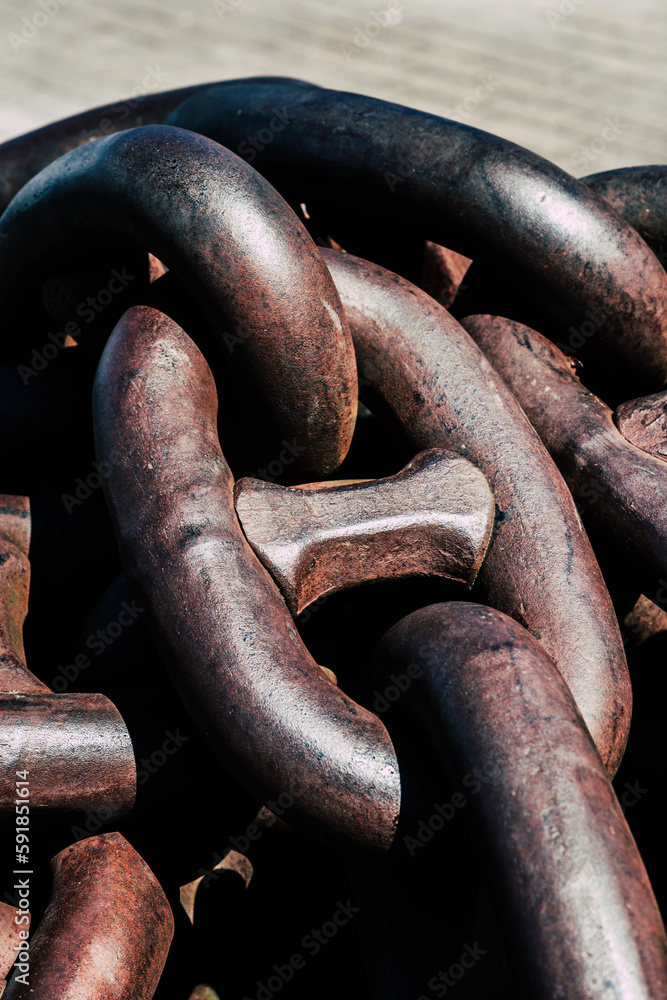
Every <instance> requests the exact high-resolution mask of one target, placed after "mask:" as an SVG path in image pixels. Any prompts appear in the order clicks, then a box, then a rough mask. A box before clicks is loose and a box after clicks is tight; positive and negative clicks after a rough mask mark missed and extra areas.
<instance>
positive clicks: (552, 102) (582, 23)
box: [0, 0, 667, 176]
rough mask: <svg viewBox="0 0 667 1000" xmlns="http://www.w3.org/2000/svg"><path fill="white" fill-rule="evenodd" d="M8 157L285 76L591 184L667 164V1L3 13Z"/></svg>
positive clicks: (87, 6) (131, 5) (0, 39)
mask: <svg viewBox="0 0 667 1000" xmlns="http://www.w3.org/2000/svg"><path fill="white" fill-rule="evenodd" d="M0 45H1V46H2V60H1V65H0V97H1V100H0V105H1V107H0V141H1V140H3V139H6V138H10V137H12V136H14V135H18V134H20V133H21V132H24V131H27V130H29V129H33V128H36V127H38V126H39V125H42V124H45V123H46V122H49V121H53V120H54V119H57V118H61V117H64V116H66V115H70V114H73V113H75V112H77V111H80V110H83V109H84V108H86V107H91V106H94V105H97V104H103V103H107V102H112V101H117V100H121V99H126V98H128V97H130V96H132V95H136V94H139V93H146V92H147V91H157V90H166V89H171V88H173V87H180V86H184V85H186V84H189V83H198V82H203V81H206V80H219V79H229V78H233V77H238V76H249V75H255V74H264V73H266V74H285V75H289V76H298V77H301V78H303V79H307V80H312V81H313V82H315V83H318V84H321V85H323V86H327V87H335V88H338V89H344V90H353V91H357V92H360V93H364V94H370V95H373V96H376V97H381V98H385V99H388V100H393V101H397V102H399V103H401V104H407V105H411V106H412V107H416V108H421V109H423V110H427V111H432V112H435V113H437V114H440V115H444V116H446V117H450V118H452V117H453V118H456V119H458V120H460V121H464V122H466V123H470V124H473V125H476V126H478V127H480V128H483V129H487V130H488V131H491V132H495V133H497V134H499V135H502V136H504V137H506V138H509V139H512V140H514V141H515V142H518V143H521V144H522V145H524V146H528V147H529V148H531V149H533V150H535V151H536V152H538V153H541V154H542V155H543V156H546V157H548V158H549V159H551V160H553V161H555V162H556V163H558V164H559V165H560V166H562V167H564V168H565V169H566V170H569V171H570V172H571V173H573V174H575V175H577V176H580V175H583V174H587V173H591V172H594V171H598V170H606V169H610V168H612V167H616V166H623V165H633V164H642V163H658V162H663V161H665V160H666V159H667V117H666V115H665V108H666V106H667V102H666V100H665V98H666V96H667V59H666V58H665V55H666V53H667V3H666V2H665V0H632V2H630V0H465V2H463V0H460V2H457V0H374V2H368V0H361V2H360V0H334V2H328V3H327V2H319V0H279V2H277V0H0Z"/></svg>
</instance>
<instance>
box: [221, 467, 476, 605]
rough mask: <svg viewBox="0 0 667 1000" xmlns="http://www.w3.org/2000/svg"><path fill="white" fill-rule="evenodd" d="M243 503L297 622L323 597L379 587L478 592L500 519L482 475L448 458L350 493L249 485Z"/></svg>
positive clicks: (248, 531)
mask: <svg viewBox="0 0 667 1000" xmlns="http://www.w3.org/2000/svg"><path fill="white" fill-rule="evenodd" d="M234 502H235V506H236V512H237V514H238V517H239V521H240V522H241V527H242V528H243V530H244V532H245V535H246V538H247V539H248V541H249V542H250V545H251V546H252V548H253V551H254V552H255V554H256V555H257V556H258V557H259V559H260V560H261V561H262V563H263V564H264V565H265V566H266V568H267V569H268V571H269V572H270V573H271V576H272V577H273V578H274V580H275V581H276V582H277V583H278V586H279V587H280V591H281V593H282V595H283V597H284V598H285V601H286V602H287V606H288V608H289V609H290V611H291V612H292V614H293V615H298V614H300V613H301V612H302V611H303V610H304V609H305V608H307V607H308V605H309V604H312V602H313V601H315V600H317V598H318V597H321V596H322V595H323V594H327V593H333V592H335V591H337V590H342V589H344V588H345V587H351V586H355V585H357V584H361V583H366V582H369V581H372V580H383V579H392V578H394V579H396V578H399V577H407V576H421V575H424V576H426V575H433V576H446V577H449V578H450V579H453V580H460V581H463V582H465V583H469V584H471V583H472V582H473V581H474V579H475V577H476V576H477V573H478V571H479V567H480V565H481V563H482V560H483V558H484V553H485V552H486V548H487V545H488V543H489V539H490V537H491V531H492V529H493V521H494V511H495V506H494V500H493V495H492V493H491V490H490V489H489V484H488V483H487V481H486V479H485V478H484V476H483V475H482V473H481V472H480V471H479V470H478V469H476V468H475V467H474V466H473V465H471V463H470V462H467V461H466V460H465V459H462V458H460V457H459V456H458V455H453V454H451V453H448V452H444V451H441V450H439V449H432V450H431V451H426V452H422V453H420V454H419V455H417V456H416V457H415V458H414V459H413V460H412V461H411V462H410V463H409V465H407V466H406V467H405V468H404V469H402V470H401V472H399V473H397V474H396V475H395V476H389V477H387V478H385V479H375V480H369V481H367V482H357V483H350V484H349V485H335V484H334V485H329V484H327V483H320V484H311V485H309V486H308V487H307V488H306V489H299V488H298V487H291V488H289V489H286V488H285V487H283V486H278V485H277V484H275V483H266V482H262V481H261V480H257V479H241V480H240V481H239V482H238V483H237V485H236V487H235V490H234Z"/></svg>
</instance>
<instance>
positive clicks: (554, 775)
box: [374, 603, 667, 1000]
mask: <svg viewBox="0 0 667 1000" xmlns="http://www.w3.org/2000/svg"><path fill="white" fill-rule="evenodd" d="M374 659H375V661H376V663H377V665H378V666H379V667H381V670H382V673H383V675H387V674H389V673H390V672H393V673H395V674H399V675H400V674H403V673H405V671H406V670H407V668H408V666H411V665H412V666H414V664H417V665H418V666H419V667H420V668H421V669H422V674H421V675H419V676H417V677H416V678H415V680H414V682H413V684H412V686H411V688H410V690H409V692H407V693H406V694H405V695H404V696H403V698H404V701H403V702H401V708H402V707H403V705H404V704H405V705H406V706H407V707H409V709H410V710H411V711H413V712H415V713H416V714H417V717H418V720H419V722H420V724H421V725H422V726H423V727H424V729H425V730H426V731H427V732H428V734H429V736H430V738H431V739H432V741H433V744H434V748H435V750H436V752H437V753H438V755H439V757H440V759H441V760H442V762H443V765H444V766H445V767H446V768H447V770H448V772H449V774H450V775H451V776H452V778H453V779H455V780H456V782H457V783H458V785H459V786H460V782H461V780H462V779H463V778H464V777H465V776H466V775H467V776H472V775H474V774H475V773H477V774H478V775H479V774H486V775H489V774H490V775H491V777H490V780H486V781H484V782H481V781H478V782H477V784H478V785H479V787H478V788H476V794H475V795H474V796H473V795H472V794H471V796H470V800H469V805H468V806H467V807H466V808H467V809H468V810H469V812H470V818H471V823H472V825H473V827H474V828H475V830H476V833H477V836H478V838H479V844H480V853H481V856H482V858H483V863H484V865H485V866H486V867H487V869H488V871H489V873H490V878H491V884H492V886H493V887H494V889H495V896H496V901H497V906H498V908H499V912H500V917H501V926H502V928H503V931H504V933H505V934H506V936H507V941H508V944H509V946H510V949H511V952H512V957H513V959H514V963H515V971H516V974H517V977H518V978H519V980H520V981H522V982H523V984H524V985H525V987H526V989H527V993H526V995H527V996H530V997H531V998H535V1000H538V998H539V1000H547V998H548V1000H592V998H594V997H595V998H597V997H603V996H617V997H624V998H628V1000H630V997H632V1000H641V998H643V1000H655V998H656V997H661V996H664V995H666V993H667V941H666V940H665V932H664V928H663V926H662V921H661V919H660V913H659V911H658V908H657V905H656V902H655V899H654V896H653V893H652V890H651V887H650V884H649V881H648V877H647V875H646V871H645V869H644V865H643V863H642V860H641V858H640V856H639V852H638V851H637V848H636V845H635V843H634V840H633V838H632V835H631V833H630V831H629V829H628V827H627V824H626V822H625V819H624V818H623V814H622V812H621V809H620V806H619V803H618V801H617V799H616V796H615V794H614V791H613V789H612V787H611V784H610V781H609V778H608V776H607V774H606V773H605V770H604V768H603V767H602V765H601V762H600V758H599V756H598V754H597V753H596V750H595V746H594V745H593V742H592V741H591V739H590V736H589V734H588V732H587V730H586V727H585V725H584V723H583V720H582V719H581V716H580V714H579V712H578V711H577V708H576V706H575V704H574V702H573V700H572V697H571V695H570V692H569V691H568V689H567V687H566V685H565V684H564V682H563V680H562V678H561V676H560V675H559V673H558V671H557V670H556V669H555V667H554V665H553V663H552V662H551V661H550V660H549V658H548V656H547V655H546V653H545V652H544V649H543V647H542V646H541V645H540V644H539V643H538V642H537V641H536V640H535V639H534V638H533V637H532V636H530V635H529V634H528V633H527V632H526V631H525V629H523V628H521V626H520V625H518V624H517V623H516V622H514V621H512V620H511V619H509V618H507V617H506V616H505V615H502V614H500V613H499V612H498V611H494V610H492V609H490V608H485V607H482V606H480V605H474V604H459V603H451V604H440V605H432V606H431V607H428V608H424V609H422V610H420V611H416V612H414V613H413V614H411V615H408V616H407V618H404V619H403V620H402V621H401V622H399V623H398V624H397V625H395V626H394V627H393V628H391V629H390V630H389V632H388V633H387V634H386V635H385V637H384V638H383V639H382V640H381V642H380V643H379V645H378V647H377V650H376V653H375V657H374ZM475 769H478V770H477V771H475Z"/></svg>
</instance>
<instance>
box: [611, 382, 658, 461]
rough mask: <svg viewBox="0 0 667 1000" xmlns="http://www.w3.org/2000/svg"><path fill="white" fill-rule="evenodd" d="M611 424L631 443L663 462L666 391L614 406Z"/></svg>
mask: <svg viewBox="0 0 667 1000" xmlns="http://www.w3.org/2000/svg"><path fill="white" fill-rule="evenodd" d="M614 422H615V424H616V426H617V427H618V429H619V431H620V432H621V434H622V435H623V437H624V438H627V440H628V441H631V442H632V444H634V445H636V446H637V447H638V448H641V450H642V451H648V452H649V453H650V454H651V455H655V457H656V458H661V459H663V460H664V461H667V392H656V393H654V394H653V395H652V396H642V397H641V398H640V399H630V400H628V402H627V403H621V405H620V406H617V407H616V411H615V413H614Z"/></svg>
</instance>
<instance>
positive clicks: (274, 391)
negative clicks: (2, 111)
mask: <svg viewBox="0 0 667 1000" xmlns="http://www.w3.org/2000/svg"><path fill="white" fill-rule="evenodd" d="M0 230H1V231H2V232H3V233H4V236H5V238H4V239H3V240H1V241H0V275H1V278H0V301H2V302H4V303H6V304H7V307H8V309H10V311H11V309H12V308H14V309H15V308H16V305H15V304H16V302H17V301H18V302H20V301H22V295H23V294H25V295H26V298H28V296H29V295H30V289H31V288H33V289H34V287H35V285H36V284H37V282H38V281H39V279H40V278H41V277H43V276H45V275H46V274H47V273H48V270H49V267H52V266H53V263H54V262H55V261H58V260H59V259H60V257H61V256H62V254H63V252H64V249H63V235H64V234H67V239H68V241H69V242H70V244H76V243H78V244H79V252H80V244H81V243H83V242H85V241H90V244H91V246H97V245H101V244H102V243H105V242H111V241H113V240H115V241H119V243H120V245H124V246H127V247H131V246H135V247H136V244H137V243H138V244H139V245H142V246H143V247H144V249H146V250H148V251H151V252H152V253H153V254H155V255H156V256H157V257H158V258H159V259H160V260H161V261H163V263H164V264H165V265H166V266H167V267H168V268H169V269H170V271H173V272H174V274H175V275H176V276H177V277H178V278H179V279H181V280H182V281H183V283H184V284H185V286H186V287H187V288H188V289H189V290H190V291H191V292H192V293H193V294H194V296H195V297H196V299H197V301H198V303H199V304H200V305H201V306H202V308H203V309H204V311H205V312H206V314H207V316H208V319H209V321H210V322H211V325H212V328H213V333H214V335H215V337H216V338H217V340H216V342H217V344H218V345H219V348H220V351H221V353H222V358H223V361H224V367H227V365H228V363H229V362H233V363H235V364H236V366H237V367H236V371H237V373H238V374H243V373H245V375H246V377H247V378H248V392H251V391H252V392H253V393H256V394H257V397H258V401H257V405H258V406H262V407H265V408H266V411H267V412H268V414H269V416H270V422H269V431H268V432H267V433H269V432H270V433H272V434H275V436H276V437H277V438H278V439H279V438H281V437H282V438H285V439H286V440H287V441H289V442H290V443H293V442H294V441H296V444H295V445H294V447H295V448H296V449H297V454H298V464H299V465H300V467H301V468H302V470H308V471H311V472H315V473H326V472H328V471H330V470H332V469H334V468H336V467H337V465H338V464H339V463H340V462H341V461H342V459H343V458H344V456H345V454H346V452H347V449H348V446H349V443H350V439H351V436H352V432H353V429H354V421H355V418H356V402H357V382H356V369H355V363H354V351H353V348H352V343H351V340H350V336H349V331H348V329H347V326H346V322H345V318H344V315H343V313H342V310H341V307H340V302H339V300H338V296H337V294H336V290H335V288H334V286H333V283H332V281H331V279H330V277H329V275H328V273H327V270H326V267H325V266H324V264H323V263H322V260H321V258H320V256H319V254H318V253H317V249H316V247H315V244H314V243H313V241H312V240H311V239H310V237H309V236H308V234H307V233H306V231H305V230H304V229H303V227H302V226H301V225H300V223H299V222H298V220H297V218H296V216H295V215H294V213H293V212H292V211H291V210H290V208H289V206H288V205H287V204H286V203H285V202H284V201H283V199H282V198H281V197H280V195H279V194H278V193H277V192H276V191H274V189H273V188H272V187H271V186H270V185H269V184H268V183H267V182H266V181H265V180H263V179H262V178H261V177H260V176H259V174H257V173H256V172H255V171H254V170H253V168H252V167H250V166H249V165H248V164H247V163H246V162H245V161H244V160H242V159H240V157H238V156H235V155H234V154H233V153H230V152H229V151H228V150H226V149H223V148H222V147H221V146H219V145H218V144H217V143H215V142H212V141H211V140H210V139H206V138H204V137H203V136H198V135H194V134H193V133H191V132H186V131H184V130H183V129H175V128H168V127H166V126H160V125H154V126H147V127H144V128H140V129H133V130H132V131H130V132H122V133H119V134H116V135H110V136H107V137H105V138H103V139H98V140H97V141H95V142H92V143H88V144H87V145H86V146H83V147H80V148H79V149H75V150H72V152H70V153H68V154H66V156H64V157H61V158H60V159H59V160H58V161H57V162H55V163H53V164H52V165H51V166H49V167H47V168H45V169H44V170H43V171H42V172H41V173H40V174H38V175H37V176H36V177H34V178H33V180H32V181H30V182H29V183H28V184H27V185H26V186H25V187H24V188H23V189H22V190H21V191H20V192H19V194H18V195H17V196H16V197H15V198H14V200H13V201H12V203H11V205H10V206H9V207H8V208H7V210H6V211H5V213H4V215H3V216H2V218H1V219H0ZM166 277H167V278H170V277H171V275H167V276H166ZM294 289H298V290H299V294H298V295H295V294H294ZM22 290H23V291H22ZM33 294H34V293H33ZM8 316H9V314H8ZM17 323H18V320H17ZM232 348H233V350H232ZM323 414H326V419H324V418H323Z"/></svg>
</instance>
